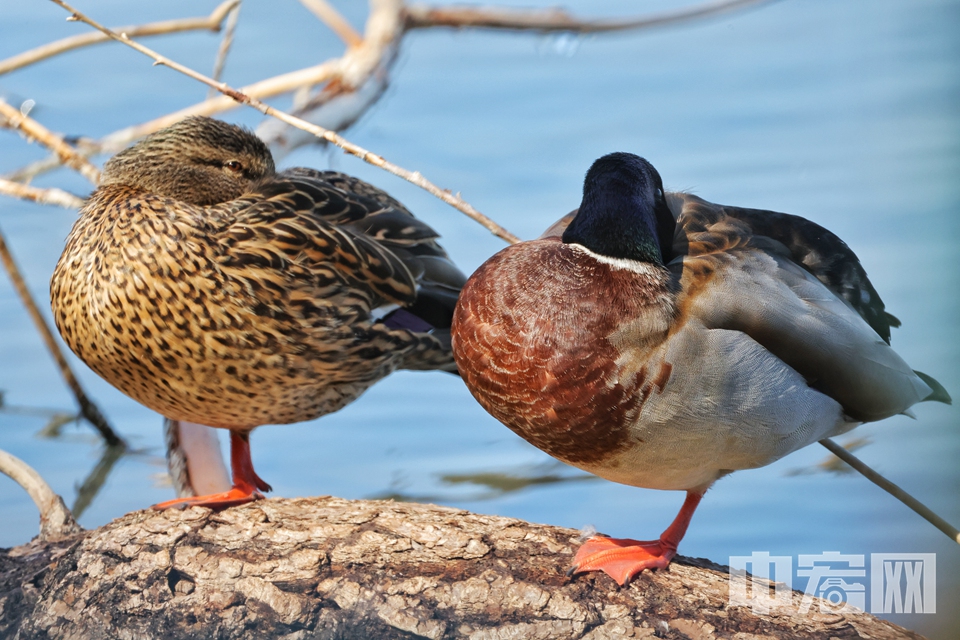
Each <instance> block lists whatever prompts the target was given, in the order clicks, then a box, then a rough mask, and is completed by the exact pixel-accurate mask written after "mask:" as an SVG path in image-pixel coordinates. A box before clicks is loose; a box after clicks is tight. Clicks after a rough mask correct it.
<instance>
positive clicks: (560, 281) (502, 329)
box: [452, 238, 669, 465]
mask: <svg viewBox="0 0 960 640" xmlns="http://www.w3.org/2000/svg"><path fill="white" fill-rule="evenodd" d="M654 280H655V281H651V280H650V279H648V278H645V277H643V274H638V273H636V272H635V271H632V270H630V269H628V268H619V267H617V266H615V265H613V264H610V263H608V262H604V261H601V260H598V259H596V257H594V256H591V255H590V254H589V252H587V251H585V250H584V249H582V247H579V246H572V245H566V244H563V243H562V242H560V241H559V240H558V239H557V238H546V239H542V240H535V241H532V242H524V243H521V244H518V245H514V246H512V247H508V248H507V249H504V250H503V251H501V252H500V253H498V254H497V255H496V256H494V257H493V258H491V259H490V260H488V261H487V262H486V263H485V264H484V265H483V266H482V267H481V268H480V269H479V270H478V271H477V272H476V273H475V274H474V275H473V276H472V277H471V278H470V280H469V281H468V283H467V284H466V285H465V286H464V289H463V291H462V293H461V296H460V302H459V304H458V307H457V310H456V312H455V315H454V319H453V327H452V331H453V351H454V357H455V358H456V361H457V365H458V368H459V370H460V374H461V375H462V376H463V378H464V381H465V382H466V383H467V386H468V388H470V390H471V391H472V392H473V394H474V396H475V397H476V399H477V400H478V401H479V402H480V404H481V405H482V406H483V407H484V408H485V409H486V410H487V411H489V412H490V413H491V414H492V415H493V416H494V417H495V418H497V419H498V420H500V421H501V422H503V423H504V424H506V425H507V426H508V427H510V428H511V429H512V430H513V431H514V432H516V433H517V434H518V435H520V436H521V437H523V438H524V439H526V440H527V441H529V442H530V443H531V444H533V445H534V446H536V447H537V448H539V449H541V450H543V451H545V452H546V453H548V454H550V455H552V456H554V457H556V458H559V459H560V460H563V461H564V462H568V463H570V464H575V465H589V464H594V463H596V462H598V461H600V460H603V459H604V458H607V457H609V456H610V455H613V454H615V453H617V452H618V451H621V450H623V449H625V448H628V447H629V446H632V443H631V442H630V426H631V425H632V424H633V422H634V421H635V419H636V415H637V412H638V411H639V408H640V407H641V406H642V404H643V402H644V401H645V399H646V397H647V395H648V394H649V391H650V389H651V388H652V387H654V386H655V385H654V382H655V381H654V380H652V378H656V377H657V376H661V375H662V374H663V372H662V371H652V372H649V373H648V372H647V371H646V369H645V368H640V369H639V370H630V371H631V372H628V373H624V367H623V366H622V365H623V358H621V356H622V355H623V353H622V352H621V351H620V345H622V344H624V341H623V340H622V339H620V337H621V334H622V332H623V331H624V330H625V327H630V325H631V321H632V320H635V319H638V318H641V317H642V316H645V315H648V314H649V313H650V311H649V310H650V309H651V308H652V307H654V306H655V305H661V304H662V302H663V298H664V296H669V292H668V291H667V287H668V282H669V279H668V277H667V275H666V273H665V272H664V273H663V275H662V277H659V278H655V279H654ZM494 283H495V286H494ZM636 324H637V325H641V324H644V323H636ZM654 324H655V325H656V326H658V327H659V328H658V329H657V330H654V331H651V332H650V335H647V336H645V337H644V336H637V335H636V334H635V332H636V330H637V329H627V330H629V331H631V332H632V333H633V335H631V336H630V340H629V342H630V344H631V345H632V346H633V347H636V346H637V345H641V347H642V346H643V345H646V346H647V347H653V346H655V345H656V344H659V343H660V342H661V341H662V340H663V339H664V338H665V336H666V331H665V326H663V325H665V323H654ZM638 338H639V339H638ZM667 375H669V373H668V374H667ZM648 377H649V378H651V380H648V379H647V378H648ZM661 382H662V381H661Z"/></svg>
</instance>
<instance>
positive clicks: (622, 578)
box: [569, 491, 703, 586]
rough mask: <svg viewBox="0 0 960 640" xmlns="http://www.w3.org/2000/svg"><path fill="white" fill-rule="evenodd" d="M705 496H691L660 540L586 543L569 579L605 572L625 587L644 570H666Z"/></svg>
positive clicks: (595, 539) (596, 539)
mask: <svg viewBox="0 0 960 640" xmlns="http://www.w3.org/2000/svg"><path fill="white" fill-rule="evenodd" d="M702 497H703V494H702V493H694V492H693V491H688V492H687V499H686V500H684V502H683V506H682V507H680V513H678V514H677V517H676V518H674V520H673V523H672V524H671V525H670V526H669V527H667V530H666V531H664V532H663V534H662V535H661V536H660V539H659V540H649V541H640V540H630V539H629V538H608V537H607V536H594V537H592V538H590V539H589V540H587V541H586V542H584V543H583V545H582V546H581V547H580V549H579V550H578V551H577V555H576V556H575V557H574V559H573V566H572V567H571V568H570V571H569V575H574V574H577V573H586V572H588V571H603V572H604V573H605V574H607V575H608V576H610V577H611V578H613V579H614V580H616V581H617V583H618V584H619V585H621V586H623V585H625V584H627V583H628V582H629V581H630V580H631V579H632V578H633V577H634V576H636V575H637V574H638V573H640V572H641V571H643V570H644V569H665V568H666V567H667V565H668V564H670V560H672V559H673V557H674V556H675V555H677V545H679V544H680V540H681V539H682V538H683V536H684V534H685V533H686V532H687V526H688V525H689V524H690V519H691V518H692V517H693V512H694V511H696V510H697V505H699V504H700V498H702Z"/></svg>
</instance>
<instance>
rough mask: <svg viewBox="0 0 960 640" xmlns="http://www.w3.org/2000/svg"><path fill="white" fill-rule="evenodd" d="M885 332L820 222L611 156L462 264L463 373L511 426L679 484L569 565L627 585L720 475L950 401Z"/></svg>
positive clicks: (571, 453)
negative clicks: (570, 191)
mask: <svg viewBox="0 0 960 640" xmlns="http://www.w3.org/2000/svg"><path fill="white" fill-rule="evenodd" d="M568 218H570V216H568ZM566 222H569V225H568V226H565V223H566ZM564 226H565V228H564ZM561 233H562V235H561ZM898 325H899V322H898V321H897V320H896V318H894V317H893V316H891V315H890V314H888V313H886V312H885V311H884V306H883V302H881V300H880V297H879V296H878V295H877V292H876V290H874V288H873V286H872V285H871V284H870V281H869V280H868V279H867V275H866V273H865V272H864V270H863V268H862V267H861V266H860V263H859V261H858V260H857V257H856V256H855V255H854V254H853V252H852V251H851V250H850V249H849V248H848V247H847V245H846V244H844V243H843V241H841V240H840V239H839V238H838V237H837V236H835V235H833V234H832V233H830V232H829V231H827V230H826V229H824V228H822V227H820V226H818V225H816V224H814V223H812V222H810V221H808V220H805V219H803V218H800V217H797V216H792V215H787V214H784V213H774V212H771V211H758V210H753V209H741V208H737V207H725V206H720V205H715V204H711V203H709V202H706V201H704V200H701V199H700V198H697V197H695V196H691V195H687V194H681V193H664V192H663V184H662V182H661V180H660V176H659V174H658V173H657V171H656V170H655V169H654V168H653V167H652V166H651V165H650V164H649V163H648V162H647V161H646V160H644V159H643V158H640V157H638V156H635V155H632V154H627V153H614V154H610V155H608V156H604V157H603V158H600V159H599V160H597V161H596V162H595V163H594V164H593V166H592V167H591V168H590V171H589V172H588V173H587V176H586V179H585V181H584V186H583V201H582V203H581V205H580V208H579V210H578V212H575V216H572V220H569V219H568V220H566V221H562V222H561V223H560V224H559V225H555V226H554V227H552V228H551V230H550V231H548V233H547V234H545V236H542V237H541V238H540V239H538V240H534V241H531V242H522V243H520V244H517V245H514V246H511V247H508V248H507V249H504V250H503V251H501V252H500V253H498V254H497V255H495V256H494V257H492V258H490V259H489V260H488V261H487V262H486V263H485V264H484V265H483V266H481V267H480V269H478V270H477V272H476V273H474V274H473V276H471V278H470V279H469V280H468V281H467V284H466V285H464V287H463V291H462V293H461V295H460V301H459V303H458V305H457V309H456V311H455V312H454V319H453V327H452V332H453V353H454V357H455V358H456V361H457V365H458V367H459V370H460V375H461V376H462V377H463V379H464V382H466V384H467V386H468V387H469V388H470V390H471V392H472V393H473V395H474V396H475V397H476V398H477V400H478V401H479V402H480V404H481V405H483V407H484V408H485V409H486V410H487V411H489V412H490V413H491V414H493V416H494V417H496V418H497V419H498V420H500V421H501V422H503V423H504V424H506V425H507V426H508V427H510V428H511V429H512V430H513V431H515V432H516V433H517V434H519V435H520V436H522V437H523V438H525V439H526V440H528V441H529V442H531V443H532V444H534V445H535V446H537V447H539V448H540V449H542V450H544V451H545V452H547V453H548V454H550V455H552V456H554V457H556V458H559V459H560V460H562V461H564V462H566V463H568V464H571V465H574V466H576V467H579V468H581V469H584V470H585V471H589V472H590V473H594V474H596V475H598V476H601V477H603V478H606V479H608V480H612V481H614V482H620V483H623V484H629V485H634V486H638V487H647V488H651V489H675V490H684V491H686V492H687V498H686V500H685V502H684V504H683V507H682V508H681V510H680V513H679V514H678V515H677V518H676V519H675V520H674V522H673V523H672V524H671V525H670V527H669V528H668V529H667V530H666V531H664V533H663V535H661V536H660V539H659V540H653V541H648V542H641V541H637V540H626V539H623V540H619V539H614V538H607V537H602V536H598V537H594V538H591V539H590V540H588V541H587V542H586V543H585V544H584V545H583V546H582V547H581V548H580V550H579V551H578V553H577V555H576V558H575V559H574V566H573V568H572V569H571V572H572V573H578V572H586V571H596V570H602V571H604V572H606V573H607V574H608V575H610V576H611V577H612V578H613V579H614V580H616V581H617V582H619V583H621V584H626V582H627V581H629V580H630V579H631V578H632V577H633V576H634V575H636V574H637V573H639V572H640V571H642V570H643V569H647V568H663V567H666V566H667V565H668V564H669V562H670V560H671V558H673V556H674V555H675V554H676V550H677V545H678V543H679V542H680V540H681V538H683V535H684V533H685V532H686V529H687V525H688V524H689V522H690V518H691V516H692V515H693V512H694V510H695V509H696V507H697V505H698V504H699V502H700V499H701V497H702V496H703V494H704V492H705V491H706V490H707V488H708V487H709V486H710V485H711V484H713V483H714V482H715V481H716V480H717V479H718V478H720V477H722V476H724V475H726V474H728V473H731V472H732V471H735V470H737V469H749V468H754V467H762V466H764V465H766V464H770V463H771V462H773V461H774V460H777V459H778V458H780V457H782V456H784V455H786V454H788V453H790V452H792V451H795V450H797V449H799V448H801V447H805V446H807V445H808V444H811V443H813V442H816V441H818V440H821V439H823V438H827V437H830V436H834V435H837V434H839V433H843V432H844V431H847V430H849V429H852V428H853V427H854V426H856V425H857V424H859V423H861V422H869V421H873V420H881V419H883V418H886V417H889V416H892V415H895V414H898V413H903V412H905V411H906V410H907V409H908V408H909V407H910V406H911V405H913V404H915V403H917V402H922V401H925V400H937V401H940V402H946V403H949V402H950V396H949V395H948V394H947V393H946V391H945V390H944V389H943V387H942V386H940V384H939V383H937V382H936V381H935V380H933V379H932V378H931V377H929V376H927V375H925V374H922V373H918V372H915V371H913V370H911V369H910V367H909V366H907V364H906V363H905V362H904V361H903V360H902V359H901V358H900V356H898V355H897V354H896V353H895V352H894V351H893V349H891V348H890V347H889V345H888V342H889V338H890V327H891V326H898Z"/></svg>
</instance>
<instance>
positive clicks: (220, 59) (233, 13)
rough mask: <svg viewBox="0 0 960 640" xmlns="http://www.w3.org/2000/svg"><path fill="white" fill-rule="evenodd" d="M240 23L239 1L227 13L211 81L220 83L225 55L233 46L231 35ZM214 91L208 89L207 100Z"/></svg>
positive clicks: (225, 60)
mask: <svg viewBox="0 0 960 640" xmlns="http://www.w3.org/2000/svg"><path fill="white" fill-rule="evenodd" d="M239 21H240V0H237V4H236V5H235V6H234V7H233V8H231V9H230V11H229V12H228V13H227V25H226V28H225V29H224V30H223V39H222V40H220V47H219V48H218V49H217V59H216V61H215V62H214V63H213V79H214V80H216V81H218V82H219V81H220V76H221V75H223V67H224V66H225V65H226V64H227V55H228V54H229V53H230V47H232V46H233V34H234V33H235V32H236V31H237V23H238V22H239ZM214 93H215V91H214V90H213V89H210V93H209V94H208V96H207V97H208V98H209V97H212V96H213V95H214Z"/></svg>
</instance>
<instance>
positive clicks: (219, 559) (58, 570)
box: [0, 497, 920, 640]
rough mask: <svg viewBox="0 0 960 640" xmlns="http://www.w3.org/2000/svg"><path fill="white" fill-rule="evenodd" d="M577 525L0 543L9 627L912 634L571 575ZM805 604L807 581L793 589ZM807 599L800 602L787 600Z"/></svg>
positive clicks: (340, 516) (160, 523) (115, 534)
mask: <svg viewBox="0 0 960 640" xmlns="http://www.w3.org/2000/svg"><path fill="white" fill-rule="evenodd" d="M579 535H580V534H579V532H578V531H575V530H572V529H565V528H560V527H553V526H545V525H537V524H530V523H527V522H523V521H520V520H515V519H511V518H503V517H497V516H486V515H477V514H474V513H470V512H467V511H462V510H458V509H451V508H446V507H437V506H432V505H421V504H410V503H397V502H387V501H350V500H343V499H339V498H331V497H320V498H301V499H270V500H262V501H258V502H254V503H251V504H247V505H243V506H240V507H235V508H231V509H227V510H225V511H222V512H219V513H216V512H213V511H210V510H209V509H206V508H200V507H194V508H191V509H188V510H185V511H173V510H171V511H160V512H158V511H152V510H147V511H139V512H135V513H131V514H129V515H126V516H123V517H122V518H119V519H117V520H115V521H113V522H111V523H109V524H107V525H105V526H103V527H100V528H99V529H96V530H93V531H86V532H82V533H78V534H74V535H70V536H67V537H64V538H62V539H60V540H57V541H52V542H50V541H48V542H41V541H40V540H39V539H37V540H35V541H34V542H32V543H30V544H27V545H24V546H21V547H16V548H13V549H6V550H0V637H3V638H19V639H20V640H25V639H32V638H63V639H68V638H70V639H72V638H84V639H98V638H111V639H112V638H220V639H233V638H284V639H290V640H293V639H298V640H300V639H303V640H306V639H308V638H324V639H334V638H372V639H383V640H390V639H400V638H403V639H411V638H430V639H433V640H439V639H441V638H443V639H446V638H470V639H472V640H487V639H489V640H507V639H514V638H515V639H518V640H519V639H532V640H547V639H554V638H564V639H568V638H582V639H585V640H604V639H613V638H654V637H659V638H674V639H681V638H689V639H696V640H710V639H713V638H735V639H737V640H753V639H755V638H761V637H762V638H823V639H824V640H826V639H828V638H862V637H870V638H874V639H885V638H919V637H920V636H917V635H916V634H914V633H912V632H910V631H907V630H905V629H902V628H899V627H897V626H895V625H893V624H891V623H889V622H887V621H884V620H880V619H878V618H875V617H873V616H871V615H869V614H866V613H855V614H834V613H821V612H820V611H819V608H818V606H817V605H816V604H815V605H814V606H813V607H812V609H811V610H810V612H809V613H808V614H804V615H803V616H796V615H793V616H791V615H783V614H777V613H775V612H774V613H772V614H770V615H766V616H758V615H756V614H754V613H753V612H752V611H751V609H750V608H748V607H741V606H730V604H729V603H728V570H727V568H726V567H723V566H720V565H717V564H714V563H712V562H710V561H708V560H700V559H693V558H685V557H678V558H677V559H676V560H675V561H674V563H673V564H672V565H671V567H670V568H669V570H667V571H661V572H644V573H643V574H641V575H640V577H638V578H637V579H636V580H635V581H634V582H633V583H632V584H630V585H629V586H628V587H625V588H619V587H617V585H616V584H615V583H614V582H613V581H612V580H611V579H610V578H608V577H607V576H605V575H603V574H596V573H591V574H585V575H580V576H576V577H574V578H569V577H567V576H566V569H567V568H568V566H569V564H570V561H571V559H572V557H573V553H574V551H575V549H576V548H577V546H578V544H579ZM790 595H791V596H792V598H793V604H794V605H798V604H799V601H800V598H801V596H802V593H799V592H793V593H792V594H790ZM794 610H796V607H794Z"/></svg>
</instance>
